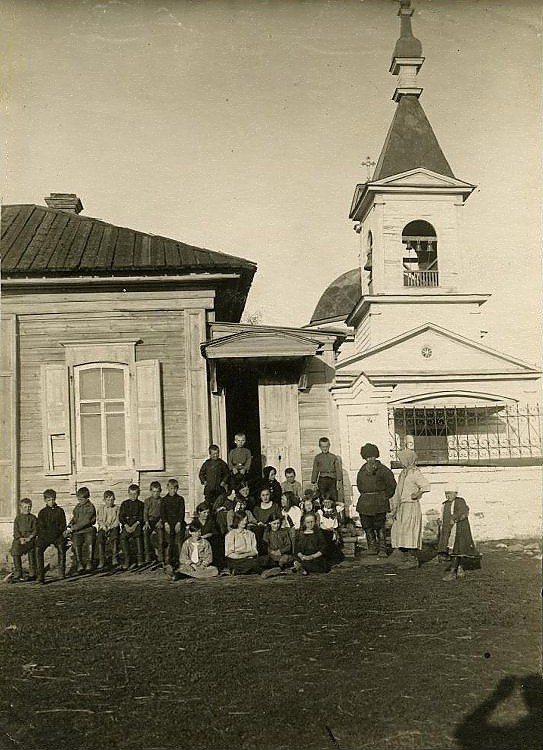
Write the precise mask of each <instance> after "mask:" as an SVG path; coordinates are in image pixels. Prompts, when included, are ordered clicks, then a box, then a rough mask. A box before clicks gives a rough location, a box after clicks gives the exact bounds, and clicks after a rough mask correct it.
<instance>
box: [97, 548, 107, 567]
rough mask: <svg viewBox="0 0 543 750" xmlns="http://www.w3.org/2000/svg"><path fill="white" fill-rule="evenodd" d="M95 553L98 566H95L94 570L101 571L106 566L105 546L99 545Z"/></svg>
mask: <svg viewBox="0 0 543 750" xmlns="http://www.w3.org/2000/svg"><path fill="white" fill-rule="evenodd" d="M97 552H98V565H97V566H96V570H103V569H104V567H105V564H106V550H105V545H104V544H100V543H99V544H98V545H97Z"/></svg>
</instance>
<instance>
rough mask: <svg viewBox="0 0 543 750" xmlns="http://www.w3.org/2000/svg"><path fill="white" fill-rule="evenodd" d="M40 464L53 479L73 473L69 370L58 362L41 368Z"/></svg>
mask: <svg viewBox="0 0 543 750" xmlns="http://www.w3.org/2000/svg"><path fill="white" fill-rule="evenodd" d="M41 374H42V378H41V383H42V411H43V422H42V424H43V465H44V470H45V473H46V474H50V475H53V476H57V475H61V474H71V473H72V451H71V444H70V401H69V398H68V368H67V367H66V365H65V364H63V363H61V362H58V363H57V362H55V363H51V364H47V365H42V373H41Z"/></svg>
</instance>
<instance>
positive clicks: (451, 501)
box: [438, 484, 480, 581]
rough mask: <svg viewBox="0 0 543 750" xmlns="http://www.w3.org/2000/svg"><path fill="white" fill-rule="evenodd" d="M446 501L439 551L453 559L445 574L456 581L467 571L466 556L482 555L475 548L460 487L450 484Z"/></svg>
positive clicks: (446, 579) (444, 577) (446, 491)
mask: <svg viewBox="0 0 543 750" xmlns="http://www.w3.org/2000/svg"><path fill="white" fill-rule="evenodd" d="M445 498H446V500H445V502H444V503H443V514H442V519H441V531H440V534H439V543H438V553H440V554H447V555H448V556H449V558H450V560H451V564H450V566H449V568H448V572H447V573H446V574H445V575H444V576H443V580H444V581H454V579H455V578H463V577H464V576H465V571H464V568H463V566H462V561H463V559H464V558H469V557H472V558H477V559H479V557H480V555H479V554H478V552H477V550H476V549H475V544H474V542H473V537H472V535H471V527H470V525H469V520H468V516H469V508H468V505H467V503H466V501H465V500H464V498H463V497H459V496H458V487H456V485H453V484H448V485H447V487H446V488H445Z"/></svg>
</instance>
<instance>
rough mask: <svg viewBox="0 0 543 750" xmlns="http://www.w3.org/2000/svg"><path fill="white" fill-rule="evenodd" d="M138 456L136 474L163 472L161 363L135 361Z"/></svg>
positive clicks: (155, 361)
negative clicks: (137, 472)
mask: <svg viewBox="0 0 543 750" xmlns="http://www.w3.org/2000/svg"><path fill="white" fill-rule="evenodd" d="M135 366H136V401H137V407H136V408H137V425H136V434H137V441H136V442H137V446H138V450H137V457H136V469H138V470H139V471H161V470H162V469H164V446H163V436H162V399H161V387H160V364H159V362H158V360H155V359H148V360H142V361H141V362H136V365H135Z"/></svg>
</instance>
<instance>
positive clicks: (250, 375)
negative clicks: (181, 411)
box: [220, 363, 262, 483]
mask: <svg viewBox="0 0 543 750" xmlns="http://www.w3.org/2000/svg"><path fill="white" fill-rule="evenodd" d="M220 380H221V385H222V386H223V387H224V393H225V404H226V430H227V434H228V450H230V449H231V448H233V447H234V435H235V433H236V432H238V431H239V432H244V433H245V434H246V436H247V443H246V445H247V448H249V450H250V451H251V453H252V454H253V461H252V465H251V472H250V476H249V481H250V482H251V483H254V482H255V481H258V480H259V479H260V478H261V476H262V459H261V447H260V415H259V407H258V372H257V371H255V370H252V369H251V366H250V365H248V364H247V363H239V364H235V363H228V364H227V365H224V366H223V368H222V372H221V378H220Z"/></svg>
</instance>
